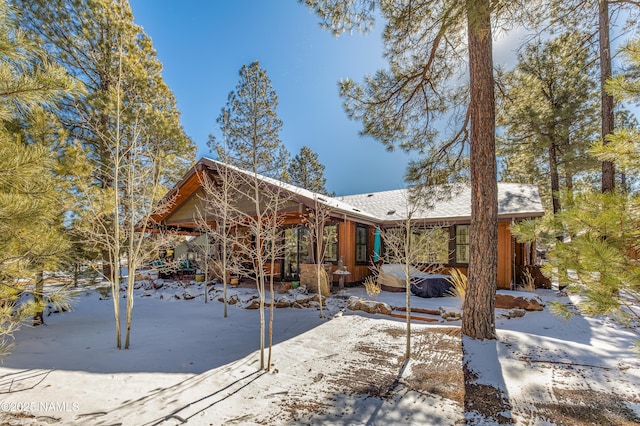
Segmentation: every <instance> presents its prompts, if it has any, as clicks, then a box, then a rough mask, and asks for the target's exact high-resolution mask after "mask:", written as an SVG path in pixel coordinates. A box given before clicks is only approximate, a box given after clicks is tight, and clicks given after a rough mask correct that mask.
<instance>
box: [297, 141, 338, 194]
mask: <svg viewBox="0 0 640 426" xmlns="http://www.w3.org/2000/svg"><path fill="white" fill-rule="evenodd" d="M287 171H288V175H289V181H288V182H289V183H291V184H293V185H295V186H299V187H300V188H304V189H308V190H309V191H313V192H317V193H319V194H325V195H329V193H328V192H327V188H326V184H327V179H326V178H325V177H324V165H323V164H322V163H320V160H319V159H318V154H317V153H315V152H313V151H312V150H311V148H309V147H308V146H303V147H302V148H300V152H299V153H298V154H296V155H295V157H293V159H292V160H291V162H290V163H289V167H288V168H287Z"/></svg>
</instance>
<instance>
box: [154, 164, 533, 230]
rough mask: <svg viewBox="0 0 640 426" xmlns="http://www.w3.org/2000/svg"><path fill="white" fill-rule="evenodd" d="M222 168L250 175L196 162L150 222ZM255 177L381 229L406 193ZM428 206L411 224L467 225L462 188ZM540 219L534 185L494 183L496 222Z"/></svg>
mask: <svg viewBox="0 0 640 426" xmlns="http://www.w3.org/2000/svg"><path fill="white" fill-rule="evenodd" d="M223 167H226V168H228V169H230V170H233V171H234V172H237V173H241V174H244V175H246V176H251V175H252V173H251V172H249V171H247V170H243V169H240V168H238V167H235V166H231V165H228V164H225V163H222V162H220V161H217V160H213V159H211V158H206V157H204V158H201V159H200V160H199V161H198V162H197V163H196V164H195V165H194V166H193V167H192V168H191V169H190V170H189V171H188V172H187V173H186V175H185V176H184V177H183V178H182V180H180V182H178V183H177V184H176V185H175V186H174V188H172V189H171V191H169V193H168V194H167V195H166V196H165V199H170V198H171V197H173V198H174V199H175V202H174V203H173V206H172V207H171V208H170V209H168V211H166V212H163V213H162V214H159V215H156V216H155V217H154V219H155V220H156V221H157V222H162V221H164V220H166V219H167V218H168V217H170V216H171V215H172V214H173V212H175V211H177V210H178V209H179V208H180V207H181V206H183V205H184V204H185V203H186V202H187V201H188V200H189V198H190V197H192V196H193V194H195V193H196V192H197V191H198V189H199V188H200V183H199V182H200V176H201V175H202V173H205V172H206V171H207V170H208V171H209V172H216V170H219V169H220V168H223ZM257 177H258V179H259V180H261V181H263V182H265V183H267V184H269V185H273V186H275V187H279V188H281V189H283V190H285V191H287V192H289V193H290V194H291V195H292V199H293V200H295V201H296V202H298V203H301V204H304V205H306V206H308V207H311V208H313V206H314V203H315V202H316V201H317V202H318V203H319V204H321V205H324V206H326V207H328V208H329V209H330V210H331V215H332V216H334V217H341V218H349V219H352V220H356V221H359V222H363V223H368V224H376V225H377V224H379V225H385V224H392V223H394V222H397V221H399V220H403V219H405V218H406V215H407V200H408V192H409V191H408V190H407V189H398V190H392V191H382V192H374V193H367V194H356V195H348V196H342V197H329V196H327V195H324V194H319V193H316V192H313V191H309V190H307V189H304V188H300V187H297V186H294V185H291V184H288V183H285V182H282V181H280V180H278V179H274V178H270V177H267V176H263V175H257ZM433 204H434V205H433V207H432V208H427V207H420V208H418V209H416V211H415V212H414V213H413V218H415V219H416V220H419V221H423V222H432V223H438V222H456V221H468V220H470V218H471V189H470V187H469V186H468V185H460V186H458V187H457V189H456V190H454V191H453V193H452V195H451V196H450V197H449V198H447V199H445V200H442V201H437V202H435V203H433ZM543 214H544V210H543V208H542V203H541V201H540V194H539V193H538V189H537V187H536V186H535V185H526V184H514V183H498V217H499V218H500V219H505V218H528V217H539V216H542V215H543Z"/></svg>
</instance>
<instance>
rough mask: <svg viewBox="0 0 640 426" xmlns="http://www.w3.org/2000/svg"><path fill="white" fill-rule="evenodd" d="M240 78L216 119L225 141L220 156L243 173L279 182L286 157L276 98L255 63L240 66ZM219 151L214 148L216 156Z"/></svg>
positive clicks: (268, 82) (264, 74)
mask: <svg viewBox="0 0 640 426" xmlns="http://www.w3.org/2000/svg"><path fill="white" fill-rule="evenodd" d="M239 75H240V81H239V82H238V85H237V86H236V89H235V91H233V92H231V93H230V94H229V97H228V99H227V106H226V107H225V108H224V109H223V111H222V113H221V114H220V117H219V118H218V124H219V125H220V130H221V131H222V133H223V134H224V135H225V137H226V140H227V149H226V155H222V156H223V157H224V158H227V159H228V160H229V162H230V164H232V165H234V166H237V167H239V168H241V169H243V170H248V171H251V172H253V173H257V174H261V175H263V176H269V177H274V178H279V177H281V176H282V165H283V162H284V164H286V159H287V156H288V153H287V151H286V149H285V148H284V146H283V145H282V143H281V142H280V129H281V128H282V120H280V119H279V118H278V116H277V114H276V109H277V108H278V95H277V94H276V91H275V90H274V89H273V87H272V86H271V80H270V79H269V76H268V75H267V72H266V70H264V69H263V68H261V67H260V64H259V63H258V62H257V61H256V62H253V63H251V64H250V65H243V66H242V68H240V72H239ZM220 148H221V147H220V146H218V147H217V148H216V150H217V151H218V155H219V156H221V151H220Z"/></svg>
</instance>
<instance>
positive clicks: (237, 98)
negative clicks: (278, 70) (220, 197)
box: [215, 62, 288, 370]
mask: <svg viewBox="0 0 640 426" xmlns="http://www.w3.org/2000/svg"><path fill="white" fill-rule="evenodd" d="M239 74H240V80H239V82H238V84H237V86H236V89H235V90H234V91H233V92H231V93H230V94H229V97H228V100H227V105H226V107H225V108H223V110H222V112H221V114H220V117H219V118H218V123H219V125H220V130H221V132H222V134H223V135H224V145H222V144H217V145H215V150H216V151H217V153H218V157H219V158H220V159H221V160H227V161H228V162H229V163H230V164H231V165H233V166H235V167H238V168H239V169H240V171H238V170H235V171H234V172H233V173H232V175H233V179H234V181H235V182H236V184H235V185H234V188H233V191H232V192H234V193H236V194H237V198H238V199H241V200H244V202H245V203H246V205H245V206H244V207H245V208H242V207H243V206H241V205H237V204H234V205H232V206H231V207H232V208H233V209H234V212H233V215H234V216H235V222H234V224H233V226H234V227H235V228H236V229H238V228H239V227H242V228H244V229H248V231H249V232H250V234H251V236H252V238H253V243H251V244H247V243H245V244H239V245H238V249H239V250H240V251H242V252H243V254H244V256H245V258H246V259H247V260H249V261H250V262H251V267H250V268H249V269H248V270H245V271H244V273H245V276H247V277H254V278H255V280H256V286H257V289H258V293H259V296H260V368H261V369H263V368H266V369H267V370H268V369H269V367H270V365H269V363H268V362H267V364H266V365H265V359H264V348H265V316H264V305H265V291H266V280H267V278H266V275H267V273H266V270H267V268H269V269H270V270H273V264H274V262H275V261H276V260H277V259H276V254H275V253H274V251H273V250H274V248H275V247H276V246H278V245H280V244H279V243H280V240H281V235H280V225H281V220H282V216H281V215H280V207H281V206H282V204H283V203H284V202H285V200H286V196H285V194H284V192H283V191H282V190H281V188H280V186H279V185H275V186H274V185H269V184H266V183H265V182H264V180H263V179H262V178H261V176H267V177H274V178H278V177H282V176H283V174H284V172H285V170H286V164H287V162H286V156H287V155H288V154H287V152H286V150H285V149H284V147H283V146H282V145H281V143H280V129H281V127H282V121H281V120H280V119H278V116H277V113H276V108H277V106H278V97H277V95H276V92H275V90H274V89H273V87H272V86H271V81H270V79H269V77H268V75H267V72H266V71H265V70H264V69H262V68H261V67H260V64H259V63H258V62H253V63H251V64H250V65H248V66H247V65H243V66H242V68H241V69H240V73H239ZM247 206H250V207H247ZM269 248H271V249H269ZM271 277H272V274H271ZM269 282H270V284H271V287H272V286H273V280H272V279H271V280H270V281H269ZM271 294H272V297H273V288H271ZM272 306H273V303H272ZM271 321H273V310H272V314H271ZM270 330H271V327H270ZM269 341H270V342H271V339H269ZM270 353H271V344H269V354H270Z"/></svg>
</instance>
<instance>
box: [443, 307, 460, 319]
mask: <svg viewBox="0 0 640 426" xmlns="http://www.w3.org/2000/svg"><path fill="white" fill-rule="evenodd" d="M440 316H441V317H442V319H444V320H447V321H458V320H461V319H462V315H461V314H460V312H455V311H447V310H446V309H444V308H442V307H441V308H440Z"/></svg>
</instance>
